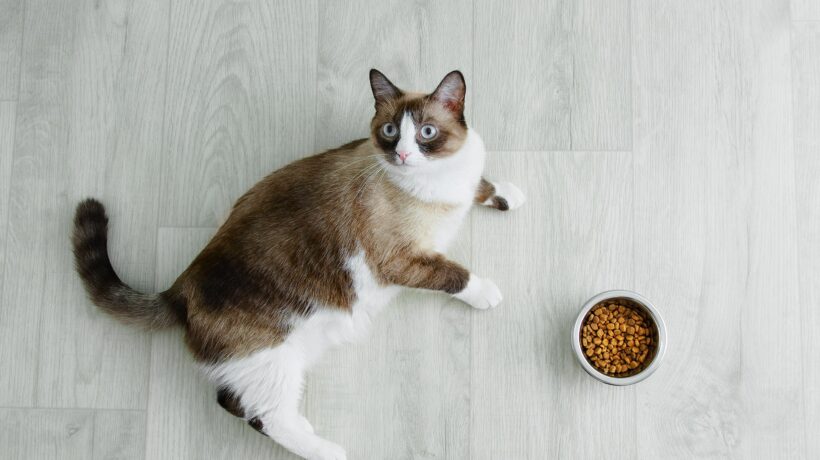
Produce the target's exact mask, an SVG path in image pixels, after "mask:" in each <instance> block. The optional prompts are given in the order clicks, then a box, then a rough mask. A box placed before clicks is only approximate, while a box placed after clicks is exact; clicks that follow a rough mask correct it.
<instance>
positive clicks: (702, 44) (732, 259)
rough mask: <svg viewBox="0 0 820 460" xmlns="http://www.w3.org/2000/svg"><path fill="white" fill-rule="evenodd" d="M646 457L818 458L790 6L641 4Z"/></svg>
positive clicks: (637, 31)
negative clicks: (663, 349) (656, 325)
mask: <svg viewBox="0 0 820 460" xmlns="http://www.w3.org/2000/svg"><path fill="white" fill-rule="evenodd" d="M632 25H633V40H632V43H633V60H632V62H633V72H632V78H633V89H632V94H633V101H634V102H633V104H634V106H633V116H634V117H635V119H634V123H635V125H634V142H635V145H634V147H635V151H634V156H635V157H634V158H635V159H634V165H635V167H634V169H635V172H634V184H635V185H634V190H635V191H634V193H635V224H634V225H635V286H636V288H637V289H638V290H639V292H642V293H643V294H645V295H646V296H647V297H648V298H650V299H653V300H654V301H655V302H656V303H657V305H658V306H659V307H660V308H662V310H663V312H664V314H665V315H666V317H667V323H668V328H669V330H670V344H669V349H668V353H667V356H666V363H665V365H664V367H663V368H661V369H660V370H659V371H658V375H657V376H653V378H652V379H650V380H649V381H647V382H646V383H645V384H642V385H641V388H640V392H639V393H638V414H637V417H638V431H639V432H640V433H642V435H641V436H640V437H639V438H638V456H639V457H644V458H653V457H663V458H693V457H743V458H751V457H755V458H801V457H805V456H806V454H807V453H806V451H805V436H806V434H805V431H804V426H803V400H804V388H803V385H802V381H801V379H800V378H799V377H798V376H800V375H801V365H802V359H801V338H800V304H799V301H798V300H799V299H798V296H797V292H798V291H797V287H798V286H797V266H796V260H795V259H796V257H795V256H796V250H797V247H796V244H795V232H796V227H795V225H796V223H795V203H794V199H795V193H794V192H795V191H794V156H793V149H792V139H791V132H792V124H791V105H790V101H791V89H790V75H789V65H790V62H789V18H788V4H787V2H785V1H780V0H773V1H762V0H761V1H754V2H744V4H743V5H742V6H741V5H739V4H723V3H715V2H709V1H703V2H689V3H686V4H685V5H684V4H682V3H678V2H662V3H659V2H655V1H644V0H638V1H633V3H632Z"/></svg>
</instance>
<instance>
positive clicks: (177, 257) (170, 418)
mask: <svg viewBox="0 0 820 460" xmlns="http://www.w3.org/2000/svg"><path fill="white" fill-rule="evenodd" d="M215 231H216V229H214V228H184V229H172V228H162V229H160V231H159V235H158V243H157V251H158V253H159V254H163V257H161V258H160V260H159V264H158V266H157V285H161V286H170V285H171V284H172V283H173V281H174V280H175V279H176V277H177V276H178V275H179V274H180V273H181V272H182V271H183V270H184V269H185V268H186V267H187V266H188V264H190V262H191V261H192V260H193V259H194V257H195V256H196V255H197V254H198V253H199V251H200V250H201V249H202V248H203V247H204V246H205V244H206V243H207V242H208V240H210V238H211V236H213V234H214V232H215ZM150 390H151V400H150V402H149V405H148V422H147V424H148V428H147V440H146V446H147V447H146V455H145V458H150V459H199V458H209V459H226V460H227V459H252V458H273V459H295V458H296V457H294V456H293V455H291V454H290V453H288V452H286V451H285V450H284V449H282V448H281V447H279V446H278V445H277V444H275V443H274V442H273V441H271V439H270V438H268V437H266V436H262V435H260V434H259V433H257V432H256V431H254V430H253V429H251V428H250V427H249V426H248V425H247V423H246V422H244V421H243V420H240V419H238V418H236V417H234V416H233V415H230V414H229V413H228V412H226V411H225V410H224V409H222V408H221V407H220V406H219V405H218V404H217V402H216V390H215V389H214V388H213V387H212V386H211V384H210V383H209V382H207V380H205V378H204V377H203V376H202V375H201V373H200V372H199V370H198V369H197V368H196V366H195V364H194V361H193V359H192V358H191V355H190V353H189V352H188V350H187V348H186V347H185V343H184V341H183V337H182V331H181V330H179V329H173V330H167V331H161V332H158V333H156V334H155V335H154V337H153V342H152V352H151V383H150Z"/></svg>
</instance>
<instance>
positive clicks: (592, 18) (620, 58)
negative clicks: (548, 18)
mask: <svg viewBox="0 0 820 460" xmlns="http://www.w3.org/2000/svg"><path fill="white" fill-rule="evenodd" d="M574 6H575V11H574V14H573V23H572V35H571V37H572V93H571V100H570V110H571V120H570V124H571V133H570V134H571V137H570V147H571V149H572V150H629V149H631V148H632V113H631V110H632V107H631V105H632V100H631V97H630V88H631V81H630V74H629V73H630V63H631V61H630V33H631V30H630V16H629V14H630V13H629V1H628V0H616V1H613V0H582V1H578V2H575V3H574Z"/></svg>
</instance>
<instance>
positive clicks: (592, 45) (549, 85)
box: [474, 0, 631, 150]
mask: <svg viewBox="0 0 820 460" xmlns="http://www.w3.org/2000/svg"><path fill="white" fill-rule="evenodd" d="M533 23H535V24H537V26H534V25H533ZM629 25H630V24H629V2H628V1H626V0H618V1H601V0H584V1H582V2H575V3H573V2H569V3H567V2H559V1H547V2H544V1H535V0H532V1H527V2H524V3H523V4H522V3H518V4H516V7H515V8H510V7H509V5H507V4H505V3H500V2H492V1H489V0H476V3H475V22H474V27H475V30H476V31H486V30H492V31H493V33H481V32H478V33H475V34H474V39H475V45H474V46H475V50H476V51H475V74H476V75H475V76H474V79H475V86H476V93H477V94H479V95H480V96H481V97H479V98H477V99H476V108H475V126H476V128H477V129H478V130H479V131H480V132H481V133H482V134H483V135H484V138H485V139H484V140H485V142H486V143H487V146H488V148H490V149H493V150H561V149H573V150H619V149H629V148H630V147H631V133H630V130H631V116H630V101H629V86H630V85H629V34H630V29H629Z"/></svg>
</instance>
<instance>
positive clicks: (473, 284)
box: [455, 274, 503, 310]
mask: <svg viewBox="0 0 820 460" xmlns="http://www.w3.org/2000/svg"><path fill="white" fill-rule="evenodd" d="M455 297H456V298H457V299H459V300H461V301H462V302H464V303H466V304H468V305H470V306H471V307H473V308H477V309H479V310H487V309H488V308H493V307H496V306H498V304H499V303H501V300H502V299H503V297H502V296H501V291H500V290H499V289H498V286H496V285H495V283H494V282H492V281H491V280H488V279H483V278H479V277H477V276H475V275H473V274H470V281H469V282H467V287H465V288H464V290H462V291H461V292H459V293H458V294H456V295H455Z"/></svg>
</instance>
